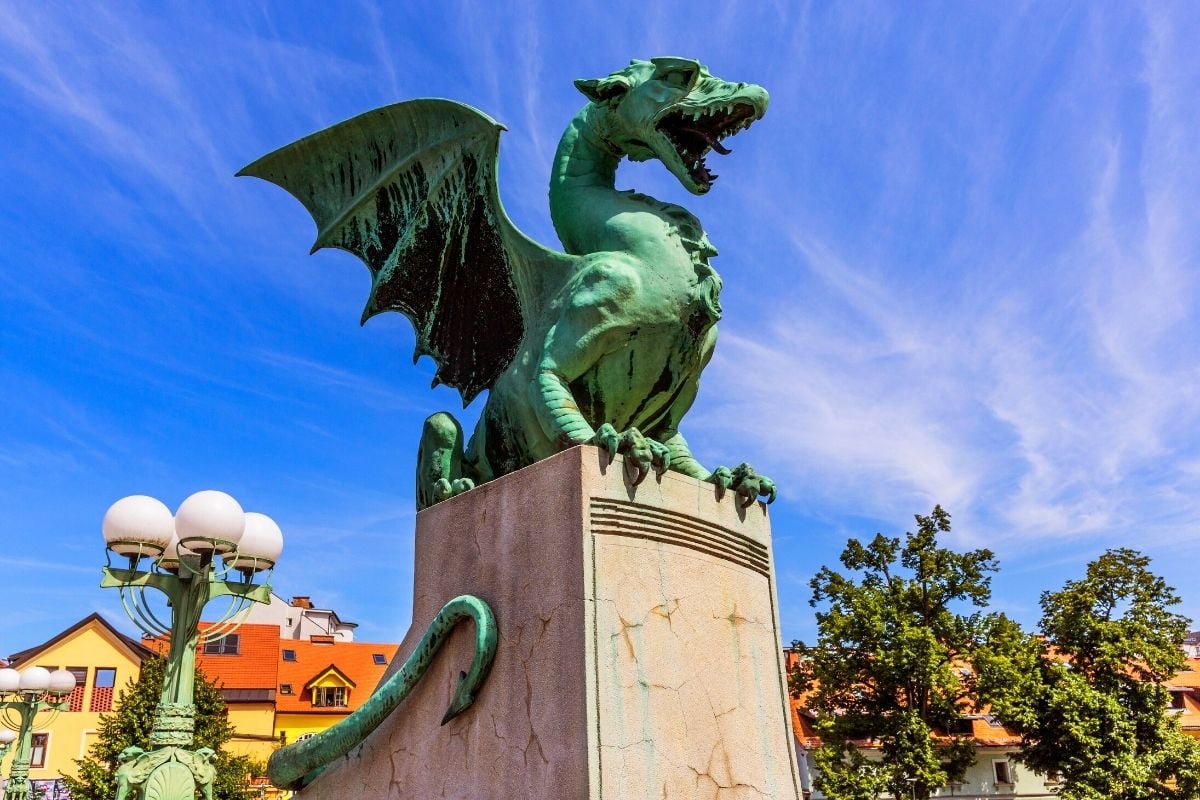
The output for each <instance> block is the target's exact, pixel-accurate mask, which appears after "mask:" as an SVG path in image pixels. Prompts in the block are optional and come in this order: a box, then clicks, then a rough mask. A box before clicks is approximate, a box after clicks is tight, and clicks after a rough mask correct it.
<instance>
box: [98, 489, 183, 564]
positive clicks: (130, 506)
mask: <svg viewBox="0 0 1200 800" xmlns="http://www.w3.org/2000/svg"><path fill="white" fill-rule="evenodd" d="M101 531H102V532H103V534H104V541H105V543H107V545H108V549H109V550H112V551H113V552H114V553H117V554H119V555H123V556H129V557H136V556H141V555H148V553H146V551H145V546H146V545H150V546H151V547H152V548H154V549H155V550H156V551H157V550H161V549H162V548H164V547H166V545H167V542H169V541H171V537H172V536H174V535H175V519H174V517H172V516H171V510H170V509H169V508H167V507H166V506H165V505H163V504H162V503H161V502H160V501H158V500H155V499H154V498H153V497H147V496H146V495H144V494H135V495H131V496H130V497H123V498H121V499H120V500H118V501H117V502H115V503H113V504H112V505H111V506H109V507H108V511H106V512H104V522H103V523H102V524H101Z"/></svg>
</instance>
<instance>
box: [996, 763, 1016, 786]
mask: <svg viewBox="0 0 1200 800" xmlns="http://www.w3.org/2000/svg"><path fill="white" fill-rule="evenodd" d="M992 772H994V773H995V776H996V783H1012V782H1013V779H1012V768H1011V767H1010V766H1009V763H1008V762H1007V761H993V762H992Z"/></svg>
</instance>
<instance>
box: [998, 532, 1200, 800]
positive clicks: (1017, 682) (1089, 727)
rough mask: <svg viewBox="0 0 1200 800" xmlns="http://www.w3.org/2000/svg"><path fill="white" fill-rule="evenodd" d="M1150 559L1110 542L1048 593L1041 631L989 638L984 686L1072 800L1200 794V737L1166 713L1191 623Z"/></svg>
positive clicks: (1030, 755)
mask: <svg viewBox="0 0 1200 800" xmlns="http://www.w3.org/2000/svg"><path fill="white" fill-rule="evenodd" d="M1149 566H1150V560H1149V559H1148V558H1146V557H1145V556H1143V555H1141V554H1140V553H1138V552H1136V551H1134V550H1129V549H1124V548H1123V549H1118V550H1109V551H1107V552H1106V553H1104V554H1103V555H1102V556H1101V557H1100V558H1099V559H1097V560H1096V561H1093V562H1092V563H1090V564H1088V567H1087V572H1086V575H1085V576H1084V578H1083V579H1082V580H1078V581H1068V582H1067V583H1066V585H1065V586H1064V587H1063V588H1062V589H1061V590H1059V591H1057V592H1044V593H1043V594H1042V597H1041V607H1042V619H1041V628H1042V632H1043V634H1044V639H1041V640H1038V639H1032V638H1029V639H1026V640H1025V641H1023V642H1018V641H1016V640H1009V641H1008V642H1005V643H1002V644H1001V643H989V645H988V647H987V648H986V649H985V651H984V653H983V655H982V657H981V658H980V659H979V681H980V687H981V690H982V692H983V694H984V695H985V696H986V697H987V698H988V699H989V700H990V701H991V702H992V704H993V708H994V709H995V711H996V713H997V714H998V715H999V716H1000V717H1001V719H1003V720H1004V721H1005V722H1006V723H1007V724H1008V725H1009V726H1010V727H1013V728H1015V729H1016V730H1018V731H1019V732H1020V733H1021V735H1022V740H1023V745H1022V750H1021V753H1020V755H1019V760H1020V761H1022V762H1023V763H1025V764H1027V765H1028V766H1029V767H1031V768H1033V769H1035V770H1037V771H1038V772H1041V773H1044V774H1050V773H1058V774H1059V775H1061V777H1062V781H1063V782H1062V784H1061V786H1060V789H1059V795H1060V796H1061V797H1063V798H1067V800H1102V799H1103V800H1152V799H1153V800H1160V799H1161V800H1169V799H1172V798H1178V799H1180V800H1182V798H1190V799H1193V800H1194V799H1195V798H1200V742H1197V741H1196V740H1194V739H1191V738H1189V737H1187V736H1186V735H1185V734H1184V733H1183V732H1182V731H1181V730H1180V729H1179V725H1178V721H1177V720H1176V719H1175V718H1174V717H1173V716H1172V715H1171V714H1169V712H1168V711H1167V706H1168V702H1167V701H1168V691H1167V689H1166V688H1165V686H1164V685H1163V684H1164V682H1167V681H1168V680H1169V679H1170V678H1171V677H1172V676H1174V675H1175V673H1177V672H1178V671H1179V670H1181V669H1182V668H1183V667H1184V664H1185V661H1184V655H1183V651H1182V649H1181V647H1180V645H1181V643H1182V642H1183V638H1184V636H1185V635H1186V634H1187V626H1188V620H1187V618H1186V617H1183V616H1181V615H1179V614H1176V613H1174V612H1173V611H1172V610H1171V609H1172V608H1173V607H1174V606H1176V605H1178V604H1179V602H1180V600H1179V597H1178V595H1176V594H1175V591H1174V590H1173V589H1172V588H1171V587H1169V586H1167V584H1166V583H1165V582H1164V581H1163V580H1162V579H1161V578H1159V577H1158V576H1156V575H1154V574H1153V573H1152V572H1150V569H1149Z"/></svg>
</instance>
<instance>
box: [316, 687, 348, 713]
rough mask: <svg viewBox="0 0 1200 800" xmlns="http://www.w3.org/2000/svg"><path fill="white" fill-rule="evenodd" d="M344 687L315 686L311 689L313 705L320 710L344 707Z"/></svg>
mask: <svg viewBox="0 0 1200 800" xmlns="http://www.w3.org/2000/svg"><path fill="white" fill-rule="evenodd" d="M346 694H347V692H346V687H345V686H317V687H315V688H314V689H313V705H314V706H318V707H320V708H342V707H345V705H346Z"/></svg>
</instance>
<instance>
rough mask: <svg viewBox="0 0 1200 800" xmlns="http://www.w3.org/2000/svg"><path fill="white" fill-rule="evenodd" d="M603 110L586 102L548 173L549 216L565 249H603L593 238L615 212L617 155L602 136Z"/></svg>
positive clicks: (605, 120)
mask: <svg viewBox="0 0 1200 800" xmlns="http://www.w3.org/2000/svg"><path fill="white" fill-rule="evenodd" d="M607 127H608V110H607V109H605V108H603V107H601V106H597V105H595V104H592V103H589V104H587V105H586V106H584V108H583V110H582V111H580V112H579V113H578V114H576V115H575V118H574V119H573V120H571V124H570V125H568V126H567V130H566V131H565V132H564V133H563V135H562V139H561V140H560V141H559V143H558V151H557V152H556V153H555V154H554V167H553V169H552V170H551V172H550V218H551V220H552V221H553V222H554V230H555V232H556V233H557V234H558V238H559V239H560V240H561V241H562V244H563V249H565V250H566V251H567V252H568V253H572V254H575V255H583V254H586V253H592V252H596V251H597V250H600V249H605V248H604V247H603V246H602V245H601V244H600V242H599V241H598V238H597V237H598V236H600V235H602V233H601V232H602V231H603V228H604V223H605V222H606V221H607V220H608V219H609V218H610V217H611V216H612V215H613V214H615V213H616V212H617V199H618V192H617V191H616V189H615V188H614V185H615V181H616V177H617V164H618V163H619V162H620V160H621V158H622V155H621V154H620V153H619V152H616V151H615V150H614V149H613V148H612V146H611V145H609V144H607V143H606V142H605V139H604V134H605V131H606V130H607Z"/></svg>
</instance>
